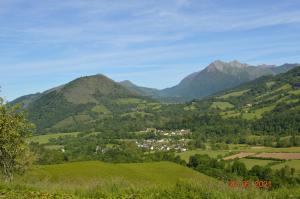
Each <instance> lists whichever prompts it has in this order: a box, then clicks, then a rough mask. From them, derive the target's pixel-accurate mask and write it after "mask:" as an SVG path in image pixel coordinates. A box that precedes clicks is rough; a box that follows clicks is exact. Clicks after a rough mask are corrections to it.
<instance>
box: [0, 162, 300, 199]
mask: <svg viewBox="0 0 300 199" xmlns="http://www.w3.org/2000/svg"><path fill="white" fill-rule="evenodd" d="M299 194H300V189H280V190H275V191H265V190H259V189H256V188H254V187H253V186H252V185H250V187H249V188H247V189H243V188H229V187H228V185H227V184H225V183H223V182H220V181H217V180H216V179H213V178H211V177H208V176H206V175H203V174H201V173H199V172H196V171H194V170H191V169H189V168H186V167H183V166H180V165H177V164H174V163H170V162H158V163H138V164H136V163H132V164H109V163H103V162H98V161H89V162H76V163H68V164H60V165H49V166H36V167H34V168H32V169H31V170H30V171H29V172H27V173H26V175H25V176H23V177H22V178H20V179H16V180H15V182H14V183H13V184H11V185H3V184H1V183H0V198H11V199H18V198H22V199H23V198H45V199H47V198H218V199H219V198H249V199H250V198H251V199H252V198H297V196H298V195H299Z"/></svg>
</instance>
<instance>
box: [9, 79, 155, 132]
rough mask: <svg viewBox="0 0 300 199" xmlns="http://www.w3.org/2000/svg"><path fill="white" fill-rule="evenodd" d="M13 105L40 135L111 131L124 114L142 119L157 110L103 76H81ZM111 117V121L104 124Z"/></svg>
mask: <svg viewBox="0 0 300 199" xmlns="http://www.w3.org/2000/svg"><path fill="white" fill-rule="evenodd" d="M16 103H20V104H21V105H23V107H24V108H25V109H26V111H27V112H28V118H29V120H30V121H32V122H33V123H34V124H35V125H36V126H37V131H38V132H43V133H45V132H59V131H61V132H71V131H94V130H95V129H98V130H101V129H112V128H110V127H116V126H118V125H115V123H114V122H116V123H118V122H119V121H120V120H121V116H122V115H123V114H131V115H133V116H134V117H135V115H136V113H141V114H142V115H143V116H144V117H142V118H141V119H145V118H147V117H152V115H150V114H146V113H147V110H146V109H150V110H152V108H153V107H155V106H156V107H157V104H156V103H155V101H154V100H151V99H150V98H147V97H144V96H141V95H139V94H138V93H136V92H135V91H132V90H130V89H127V88H126V87H124V86H122V85H121V84H119V83H117V82H114V81H113V80H111V79H109V78H107V77H105V76H103V75H94V76H88V77H81V78H78V79H76V80H74V81H71V82H69V83H67V84H65V85H63V86H60V87H57V88H54V89H51V90H48V91H45V92H44V93H38V94H35V95H29V96H24V97H21V98H18V99H16V100H15V101H13V102H11V104H16ZM112 118H114V122H112V123H111V122H107V121H111V120H112ZM128 119H130V118H128ZM122 121H123V122H124V123H125V122H126V120H122ZM122 121H121V122H122ZM107 125H108V126H109V127H106V126H107ZM132 126H133V125H132ZM137 128H140V127H137Z"/></svg>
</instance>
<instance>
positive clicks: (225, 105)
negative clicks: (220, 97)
mask: <svg viewBox="0 0 300 199" xmlns="http://www.w3.org/2000/svg"><path fill="white" fill-rule="evenodd" d="M233 107H234V106H233V105H232V104H230V103H229V102H213V103H212V105H211V108H219V109H221V110H225V109H230V108H233Z"/></svg>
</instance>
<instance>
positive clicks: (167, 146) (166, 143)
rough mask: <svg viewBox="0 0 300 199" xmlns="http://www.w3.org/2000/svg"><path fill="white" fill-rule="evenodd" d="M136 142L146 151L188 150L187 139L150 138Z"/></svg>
mask: <svg viewBox="0 0 300 199" xmlns="http://www.w3.org/2000/svg"><path fill="white" fill-rule="evenodd" d="M136 144H137V146H138V147H139V148H142V149H144V150H146V151H176V152H184V151H187V144H186V140H185V139H181V140H177V141H174V140H170V139H166V138H164V139H160V140H155V139H148V140H142V141H136Z"/></svg>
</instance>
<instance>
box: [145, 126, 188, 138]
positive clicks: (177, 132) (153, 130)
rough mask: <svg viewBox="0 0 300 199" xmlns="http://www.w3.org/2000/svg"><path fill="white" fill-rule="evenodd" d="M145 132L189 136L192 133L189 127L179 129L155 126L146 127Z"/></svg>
mask: <svg viewBox="0 0 300 199" xmlns="http://www.w3.org/2000/svg"><path fill="white" fill-rule="evenodd" d="M142 132H146V133H155V134H156V135H160V136H170V137H171V136H183V137H185V136H189V135H192V132H191V131H190V130H189V129H181V130H172V131H171V130H160V129H156V128H147V129H146V130H145V131H142Z"/></svg>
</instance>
